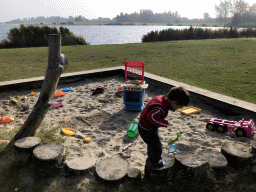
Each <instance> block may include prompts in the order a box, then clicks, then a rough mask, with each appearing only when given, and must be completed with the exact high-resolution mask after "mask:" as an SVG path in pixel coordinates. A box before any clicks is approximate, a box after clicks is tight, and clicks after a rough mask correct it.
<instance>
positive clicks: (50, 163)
mask: <svg viewBox="0 0 256 192" xmlns="http://www.w3.org/2000/svg"><path fill="white" fill-rule="evenodd" d="M33 155H34V162H35V165H36V166H37V168H38V169H37V170H38V171H40V172H45V173H47V172H49V173H50V174H51V173H55V172H56V171H58V170H59V169H60V168H62V166H63V161H64V160H65V148H64V146H63V145H61V144H57V143H50V144H45V145H40V146H38V147H36V148H35V149H34V150H33Z"/></svg>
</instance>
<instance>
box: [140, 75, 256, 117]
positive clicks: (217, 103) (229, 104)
mask: <svg viewBox="0 0 256 192" xmlns="http://www.w3.org/2000/svg"><path fill="white" fill-rule="evenodd" d="M144 75H145V76H144V79H145V81H146V82H147V83H148V84H150V86H151V85H153V86H155V87H157V88H160V89H163V90H166V91H168V90H169V89H170V88H172V87H176V86H183V87H184V88H186V89H187V90H188V91H189V92H190V95H191V98H192V99H196V100H198V101H201V102H204V103H205V104H207V105H210V106H212V107H214V108H217V109H219V110H220V111H221V112H223V113H224V114H230V115H231V116H233V115H234V116H236V115H246V116H248V117H254V118H255V116H256V105H255V104H253V103H249V102H246V101H242V100H239V99H235V98H232V97H229V96H225V95H221V94H219V93H215V92H212V91H208V90H205V89H201V88H198V87H195V86H191V85H188V84H185V83H181V82H178V81H174V80H170V79H167V78H164V77H159V76H157V75H153V74H150V73H146V72H145V74H144ZM255 120H256V119H254V121H255Z"/></svg>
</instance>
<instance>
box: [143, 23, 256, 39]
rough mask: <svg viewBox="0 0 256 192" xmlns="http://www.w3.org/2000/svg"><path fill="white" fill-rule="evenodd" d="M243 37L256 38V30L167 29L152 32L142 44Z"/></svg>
mask: <svg viewBox="0 0 256 192" xmlns="http://www.w3.org/2000/svg"><path fill="white" fill-rule="evenodd" d="M241 37H256V30H253V29H252V28H247V29H246V30H242V31H238V30H237V29H236V28H232V27H231V28H230V29H219V30H211V29H202V28H192V27H190V28H188V29H183V30H179V29H171V28H170V29H165V30H161V31H151V32H149V33H147V34H146V35H144V36H143V37H142V42H143V43H144V42H155V41H175V40H192V39H198V40H199V39H217V38H241Z"/></svg>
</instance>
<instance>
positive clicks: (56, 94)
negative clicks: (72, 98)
mask: <svg viewBox="0 0 256 192" xmlns="http://www.w3.org/2000/svg"><path fill="white" fill-rule="evenodd" d="M64 95H65V93H62V92H55V96H56V97H62V96H64Z"/></svg>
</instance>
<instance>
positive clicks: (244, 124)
mask: <svg viewBox="0 0 256 192" xmlns="http://www.w3.org/2000/svg"><path fill="white" fill-rule="evenodd" d="M206 128H208V129H210V130H211V131H214V130H215V129H217V131H218V132H219V133H224V132H226V131H227V130H231V131H235V134H236V136H238V137H242V136H248V137H251V136H252V135H253V132H254V121H253V120H252V119H250V121H245V120H244V119H242V120H240V121H229V120H226V119H217V118H212V119H211V120H210V122H209V123H207V125H206Z"/></svg>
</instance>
